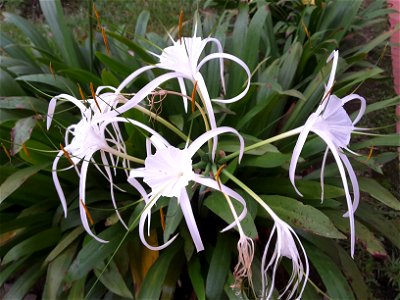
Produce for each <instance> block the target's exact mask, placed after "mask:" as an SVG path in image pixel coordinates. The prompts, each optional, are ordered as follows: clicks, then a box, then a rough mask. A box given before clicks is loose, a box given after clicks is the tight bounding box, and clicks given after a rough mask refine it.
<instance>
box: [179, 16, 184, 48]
mask: <svg viewBox="0 0 400 300" xmlns="http://www.w3.org/2000/svg"><path fill="white" fill-rule="evenodd" d="M182 23H183V9H182V8H181V12H180V13H179V23H178V39H179V42H180V43H181V45H182Z"/></svg>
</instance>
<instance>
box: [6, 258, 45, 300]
mask: <svg viewBox="0 0 400 300" xmlns="http://www.w3.org/2000/svg"><path fill="white" fill-rule="evenodd" d="M45 271H46V269H45V268H43V267H41V266H40V263H36V264H34V265H33V266H32V267H31V268H29V269H28V270H27V271H25V272H24V273H23V274H22V275H20V276H19V277H18V279H17V280H16V281H15V282H13V284H12V286H11V288H10V290H9V291H8V292H7V294H6V295H4V298H3V300H16V299H23V298H24V296H25V295H26V294H27V293H28V292H29V290H30V289H31V288H32V286H34V284H35V283H36V282H37V281H38V280H39V279H40V277H41V276H42V274H43V273H44V272H45Z"/></svg>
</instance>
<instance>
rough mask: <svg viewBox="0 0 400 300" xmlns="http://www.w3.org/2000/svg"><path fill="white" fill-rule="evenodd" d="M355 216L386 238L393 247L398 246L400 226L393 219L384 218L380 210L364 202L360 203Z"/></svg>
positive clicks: (399, 243)
mask: <svg viewBox="0 0 400 300" xmlns="http://www.w3.org/2000/svg"><path fill="white" fill-rule="evenodd" d="M357 217H358V218H359V219H361V220H362V221H363V222H364V223H365V224H367V225H368V227H370V228H373V229H374V230H375V231H376V232H379V233H380V234H381V235H382V236H384V237H385V238H386V239H388V240H389V241H390V242H391V243H392V244H393V245H394V246H395V247H397V248H400V228H399V227H398V226H396V223H395V219H386V218H385V217H384V216H383V213H382V212H380V211H379V210H377V209H376V208H375V207H373V206H372V205H368V204H365V203H360V205H359V207H358V209H357Z"/></svg>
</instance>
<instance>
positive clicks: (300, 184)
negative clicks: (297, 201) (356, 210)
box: [252, 177, 344, 201]
mask: <svg viewBox="0 0 400 300" xmlns="http://www.w3.org/2000/svg"><path fill="white" fill-rule="evenodd" d="M252 186H253V187H255V189H256V190H257V191H259V194H277V195H284V196H288V197H290V198H300V196H299V195H297V193H296V191H295V190H294V188H293V186H292V184H291V182H290V180H289V179H284V178H270V177H262V178H259V179H258V180H257V181H256V182H255V183H254V184H252ZM296 186H297V188H298V189H299V191H300V192H301V193H302V194H303V197H304V199H315V200H317V199H318V200H319V201H320V200H321V184H320V183H319V182H316V181H307V180H297V181H296ZM324 188H325V198H326V199H329V198H337V197H340V196H343V195H344V191H343V189H342V188H339V187H336V186H333V185H329V184H325V185H324Z"/></svg>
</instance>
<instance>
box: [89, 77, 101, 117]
mask: <svg viewBox="0 0 400 300" xmlns="http://www.w3.org/2000/svg"><path fill="white" fill-rule="evenodd" d="M90 91H91V92H92V98H93V100H94V102H95V103H96V106H97V108H98V109H99V112H101V109H100V105H99V103H98V102H97V99H96V93H95V92H94V88H93V83H92V82H91V83H90Z"/></svg>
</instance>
